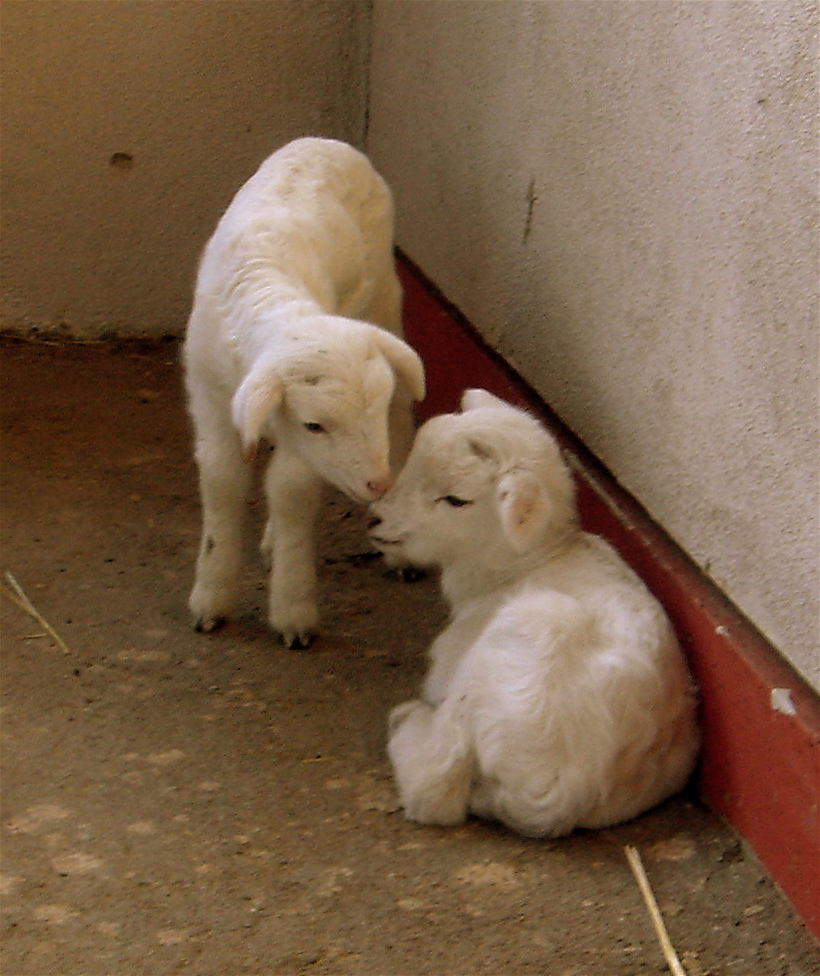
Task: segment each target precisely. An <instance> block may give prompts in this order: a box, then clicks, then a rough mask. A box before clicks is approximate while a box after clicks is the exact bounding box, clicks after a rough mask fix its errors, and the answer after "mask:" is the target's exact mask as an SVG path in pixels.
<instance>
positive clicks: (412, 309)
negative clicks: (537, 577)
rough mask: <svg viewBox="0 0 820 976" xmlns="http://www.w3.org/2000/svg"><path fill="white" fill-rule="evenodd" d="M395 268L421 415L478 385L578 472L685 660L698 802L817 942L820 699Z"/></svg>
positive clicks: (406, 267)
mask: <svg viewBox="0 0 820 976" xmlns="http://www.w3.org/2000/svg"><path fill="white" fill-rule="evenodd" d="M398 265H399V273H400V276H401V279H402V284H403V286H404V301H405V309H404V320H405V335H406V338H407V340H408V341H409V342H410V343H411V344H412V345H413V346H414V348H415V349H416V350H417V351H418V352H419V354H420V355H421V356H422V358H423V359H424V362H425V366H426V369H427V381H428V395H427V399H426V400H425V401H424V403H423V404H422V405H421V414H422V416H423V417H429V416H432V415H434V414H438V413H443V412H450V411H453V410H457V409H458V404H459V401H460V398H461V393H462V391H463V390H465V389H466V388H468V387H484V388H485V389H488V390H490V391H491V392H493V393H495V394H496V395H497V396H501V397H503V398H504V399H506V400H509V401H510V402H512V403H516V404H518V405H520V406H526V407H527V408H529V409H530V410H531V411H533V412H534V413H536V414H537V415H538V416H539V417H540V418H541V419H542V420H543V421H544V422H545V424H546V425H547V426H548V427H549V428H550V429H551V430H552V432H553V433H554V434H555V436H556V437H557V439H558V441H559V443H560V444H561V446H562V448H563V449H564V452H565V454H566V456H567V459H568V460H569V462H570V464H571V465H572V467H573V470H574V471H575V474H576V480H577V484H578V491H579V506H580V510H581V518H582V521H583V524H584V527H585V528H586V529H587V530H588V531H590V532H596V533H598V534H600V535H602V536H604V537H605V538H606V539H608V540H609V541H610V542H612V543H613V545H615V546H616V547H617V548H618V549H619V551H620V552H621V554H622V555H623V556H624V558H625V559H626V560H627V561H628V562H629V563H630V565H631V566H632V567H633V568H634V569H635V570H636V571H637V572H638V573H639V574H640V575H641V576H642V577H643V579H644V580H645V581H646V583H647V584H648V586H649V587H650V588H651V589H652V591H653V593H654V594H655V595H656V596H657V597H658V599H659V600H660V601H661V602H662V603H663V605H664V606H665V608H666V611H667V612H668V614H669V616H670V618H671V619H672V622H673V623H674V625H675V627H676V629H677V631H678V635H679V637H680V640H681V643H682V645H683V647H684V650H685V651H686V653H687V655H688V658H689V662H690V665H691V668H692V671H693V673H694V675H695V680H696V681H697V682H698V685H699V687H700V695H701V715H702V723H703V730H704V748H703V755H702V758H701V766H700V779H699V785H700V789H701V793H702V795H703V797H704V799H705V800H706V801H707V802H708V803H709V804H710V805H711V806H712V807H713V808H714V809H715V810H717V811H718V812H719V813H721V814H722V815H723V816H725V817H726V819H727V820H728V821H729V822H730V823H731V824H732V825H733V826H734V827H735V828H736V829H737V830H738V831H739V833H740V834H742V835H743V837H745V838H746V840H748V841H749V843H750V844H751V846H752V848H753V849H754V850H755V852H756V854H757V856H758V857H759V858H760V860H761V861H762V863H763V864H764V865H765V866H766V868H767V869H768V870H769V872H770V873H771V875H772V877H773V878H774V880H775V881H776V882H777V883H778V884H779V885H780V887H781V888H782V889H783V891H784V892H785V894H786V895H787V897H788V898H789V899H790V901H791V903H792V904H793V905H794V907H795V909H796V911H797V912H798V914H799V915H800V917H801V918H802V919H803V920H804V921H805V923H806V925H807V926H808V927H809V929H810V930H811V931H812V932H813V933H814V934H815V935H816V936H818V937H820V697H818V695H817V694H816V692H815V691H814V689H812V688H811V687H810V686H809V685H808V684H806V682H805V681H804V680H803V679H802V677H801V676H800V675H799V674H797V672H796V671H795V670H794V669H793V668H792V667H791V665H790V664H788V662H786V661H785V660H784V659H783V658H782V657H781V656H780V655H779V653H778V652H777V650H776V649H775V648H773V647H772V646H771V645H770V644H769V643H768V642H767V641H766V640H765V638H763V637H762V635H761V634H760V633H759V632H758V631H757V630H756V629H755V628H754V627H753V625H752V624H751V623H749V621H748V620H746V618H745V617H743V616H742V615H741V614H740V613H739V611H738V610H737V609H736V608H735V607H734V606H732V604H730V603H729V602H728V600H727V599H726V598H725V597H724V596H723V595H722V594H721V593H720V591H719V590H718V589H717V588H716V587H715V586H714V584H713V583H712V582H711V581H710V580H709V579H708V578H707V577H706V576H705V575H704V574H703V573H702V572H701V571H700V570H699V569H698V567H697V566H696V565H695V564H694V563H693V562H692V561H691V559H689V557H688V556H686V554H685V553H683V552H682V550H681V549H680V548H679V547H678V546H677V545H676V544H675V543H674V542H673V541H672V540H671V539H670V538H669V537H668V536H667V535H666V533H665V532H664V531H663V530H662V529H661V528H660V527H659V526H658V525H656V524H655V523H654V522H653V521H652V520H651V519H650V517H649V516H648V515H647V513H646V511H645V510H644V509H643V508H641V506H640V505H639V504H638V503H637V502H636V501H635V499H634V498H632V497H631V496H630V495H629V494H628V493H627V492H626V491H625V490H624V489H623V488H622V487H621V486H620V485H619V484H618V483H617V481H616V480H615V479H614V478H613V477H612V475H611V474H610V473H609V472H608V471H607V470H606V469H605V468H604V467H603V465H601V463H600V462H599V461H598V460H597V459H596V458H595V457H594V456H593V455H592V454H591V453H590V452H589V451H588V450H587V449H586V448H585V447H584V445H583V444H582V443H581V442H580V441H579V440H578V438H577V437H576V436H575V435H574V434H573V433H572V432H571V431H570V430H569V429H568V428H567V427H566V426H565V425H564V424H563V423H562V422H561V421H560V419H559V418H558V417H556V416H555V414H553V413H552V411H550V410H549V408H548V407H547V406H546V405H545V404H544V403H543V401H541V400H540V398H539V397H538V396H537V394H536V393H535V392H534V391H533V390H532V389H531V388H530V387H529V386H528V385H527V384H526V383H525V381H524V380H522V379H521V378H520V377H519V376H518V375H517V374H516V373H515V372H514V371H513V370H512V369H511V368H510V367H509V366H508V365H507V364H506V363H505V362H504V361H503V360H502V359H501V358H500V357H499V356H498V355H497V354H496V353H495V352H493V350H491V349H490V348H489V347H488V346H487V345H486V344H485V343H484V342H483V341H482V340H481V338H480V337H479V336H478V334H477V333H476V332H475V330H474V329H473V328H472V327H471V326H470V325H469V323H467V322H466V321H465V319H464V318H463V316H461V315H460V314H459V313H458V311H457V310H456V309H454V308H453V307H452V306H451V305H449V304H448V303H447V301H446V300H445V299H444V298H443V297H442V296H441V295H440V294H439V293H438V291H437V290H436V289H435V287H434V286H433V285H431V283H430V282H429V281H428V280H427V279H426V278H425V277H424V276H423V275H422V274H421V272H420V271H419V270H418V269H417V268H416V267H415V266H414V265H413V264H412V263H411V262H410V261H409V260H408V259H407V258H406V257H404V256H403V255H399V262H398ZM776 689H779V691H775V690H776ZM773 692H775V697H774V700H773V697H772V694H773ZM773 701H774V703H773ZM776 704H777V705H778V707H775V705H776ZM792 710H793V714H787V713H788V712H790V711H792Z"/></svg>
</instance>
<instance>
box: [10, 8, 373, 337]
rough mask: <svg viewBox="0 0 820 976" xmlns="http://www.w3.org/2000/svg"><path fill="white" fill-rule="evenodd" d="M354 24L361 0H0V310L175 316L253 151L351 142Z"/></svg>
mask: <svg viewBox="0 0 820 976" xmlns="http://www.w3.org/2000/svg"><path fill="white" fill-rule="evenodd" d="M368 25H369V8H368V4H367V3H366V2H364V0H322V2H320V3H305V2H303V0H274V2H268V0H258V2H257V0H252V2H238V0H236V2H235V0H227V2H189V0H162V2H142V0H127V2H117V3H113V2H105V0H104V2H97V0H86V2H78V0H68V2H51V0H4V2H3V3H2V6H0V70H1V71H2V155H1V157H0V158H1V159H2V174H1V175H2V181H1V182H0V192H1V193H2V208H1V209H0V219H2V227H1V228H0V230H1V233H0V248H2V250H1V251H0V262H1V263H0V269H1V273H2V278H1V279H0V289H1V290H2V306H0V309H1V310H0V326H2V327H4V328H27V327H29V326H36V327H39V328H43V329H50V328H55V327H59V326H64V327H65V328H66V329H67V330H68V331H70V332H72V333H73V334H75V335H96V334H99V333H101V332H103V333H104V332H106V331H116V332H120V333H122V332H141V333H146V332H147V333H151V332H166V331H167V332H178V331H180V330H181V329H182V328H183V327H184V323H185V319H186V318H187V314H188V310H189V307H190V300H191V289H192V282H193V276H194V272H195V266H196V261H197V258H198V255H199V252H200V250H201V248H202V246H203V244H204V243H205V240H206V238H207V237H208V235H209V234H210V232H211V231H212V229H213V227H214V225H215V224H216V221H217V219H218V217H219V215H220V213H221V212H222V210H224V208H225V206H226V204H227V202H228V200H229V199H230V197H231V195H232V194H233V193H234V191H235V190H236V189H237V188H238V187H239V185H240V184H241V183H242V182H243V181H244V180H245V179H246V178H247V177H248V176H249V175H250V174H251V173H252V172H253V170H254V169H255V168H256V166H257V165H258V164H259V162H261V160H262V159H264V157H265V156H267V155H268V154H269V153H270V152H272V151H273V150H274V149H275V148H277V147H278V146H280V145H281V144H283V143H285V142H287V141H288V140H289V139H291V138H294V137H296V136H299V135H305V134H315V135H327V136H334V137H337V138H343V139H346V140H348V141H351V142H354V143H360V142H361V141H362V139H363V135H364V125H365V107H366V79H367V74H366V68H367V53H368V52H367V38H368ZM116 153H120V154H123V156H120V157H117V158H116V159H115V164H112V162H111V160H112V157H114V155H115V154H116ZM125 156H130V157H131V161H130V163H129V160H128V159H127V158H124V157H125ZM117 162H119V164H120V165H116V163H117Z"/></svg>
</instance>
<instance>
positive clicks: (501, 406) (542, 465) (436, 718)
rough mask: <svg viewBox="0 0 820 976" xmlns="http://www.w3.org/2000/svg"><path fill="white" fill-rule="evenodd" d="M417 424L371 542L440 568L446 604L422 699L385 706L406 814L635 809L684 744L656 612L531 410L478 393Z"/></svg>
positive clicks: (591, 815) (681, 699)
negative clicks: (584, 523)
mask: <svg viewBox="0 0 820 976" xmlns="http://www.w3.org/2000/svg"><path fill="white" fill-rule="evenodd" d="M462 410H463V412H462V413H460V414H447V415H444V416H440V417H436V418H434V419H433V420H430V421H428V422H427V423H426V424H425V425H424V426H423V427H422V428H421V430H420V431H419V433H418V435H417V438H416V442H415V445H414V446H413V450H412V452H411V454H410V457H409V458H408V461H407V464H406V466H405V467H404V469H403V471H402V473H401V474H400V476H399V478H398V480H397V482H396V484H395V486H394V487H393V488H392V489H391V490H390V491H389V492H387V494H385V495H384V496H383V497H382V498H381V499H380V500H379V501H377V502H376V503H375V504H374V505H373V506H372V509H373V512H374V518H373V520H372V523H371V534H372V535H373V538H374V539H375V540H376V542H377V543H378V544H379V545H380V546H381V547H382V548H383V550H384V551H385V552H389V553H394V554H400V555H401V556H402V557H404V558H406V559H409V560H411V561H412V562H413V563H414V564H419V565H429V566H438V567H440V568H441V571H442V577H441V583H442V588H443V591H444V594H445V596H446V597H447V599H448V601H449V602H450V604H451V607H452V618H451V622H450V624H449V626H448V627H447V628H446V629H445V630H444V631H443V633H442V634H441V635H440V636H439V637H438V638H437V639H436V640H435V642H434V643H433V645H432V648H431V650H430V658H431V667H430V670H429V673H428V675H427V678H426V681H425V683H424V688H423V692H422V698H421V699H420V700H414V701H409V702H405V703H404V704H403V705H399V706H398V707H397V708H395V709H394V710H393V712H392V714H391V716H390V733H389V745H388V751H389V755H390V759H391V761H392V764H393V768H394V772H395V775H396V779H397V783H398V788H399V794H400V797H401V802H402V804H403V806H404V810H405V813H406V815H407V817H409V818H410V819H412V820H417V821H420V822H421V823H429V824H456V823H460V822H461V821H462V820H464V818H465V816H466V815H467V813H468V812H472V813H474V814H476V815H477V816H479V817H485V818H489V819H494V820H499V821H501V822H503V823H505V824H507V825H508V826H509V827H512V828H513V829H514V830H517V831H519V832H521V833H522V834H526V835H529V836H553V837H554V836H559V835H562V834H566V833H569V832H571V831H572V830H573V829H575V828H577V827H603V826H606V825H609V824H614V823H618V822H620V821H623V820H627V819H629V818H631V817H634V816H636V815H637V814H639V813H641V812H642V811H644V810H647V809H649V808H650V807H652V806H654V805H655V804H657V803H659V802H660V801H661V800H663V799H665V798H666V797H668V796H671V795H672V794H674V793H676V792H678V791H679V790H680V789H681V788H682V787H683V786H684V785H685V783H686V781H687V779H688V778H689V776H690V774H691V772H692V769H693V766H694V763H695V760H696V756H697V753H698V748H699V742H700V738H699V732H698V727H697V723H696V701H695V693H694V689H693V686H692V681H691V678H690V676H689V672H688V670H687V667H686V664H685V663H684V660H683V656H682V654H681V651H680V649H679V647H678V644H677V641H676V639H675V635H674V633H673V631H672V627H671V625H670V623H669V621H668V619H667V617H666V615H665V614H664V612H663V610H662V609H661V607H660V605H659V604H658V603H657V601H656V600H655V598H654V597H653V596H652V595H651V594H650V593H649V591H648V590H647V589H646V587H645V586H644V584H643V583H642V582H641V580H640V579H638V577H637V576H636V575H635V574H634V573H633V572H632V571H631V569H629V567H628V566H627V565H626V564H625V563H624V562H623V561H622V559H621V558H620V557H619V556H618V555H617V554H616V553H615V551H614V550H613V549H612V548H611V547H610V546H609V545H608V544H607V543H606V542H604V541H603V540H602V539H600V538H599V537H597V536H594V535H589V534H587V533H585V532H582V531H581V530H580V529H579V527H578V520H577V512H576V501H575V491H574V485H573V481H572V476H571V474H570V471H569V469H568V467H567V465H566V464H565V463H564V461H563V460H562V458H561V455H560V451H559V449H558V446H557V445H556V443H555V441H554V439H553V438H552V437H551V436H550V435H549V434H548V433H547V431H546V430H545V429H544V428H543V427H542V426H541V425H540V424H539V423H538V422H537V421H536V420H535V419H534V418H533V417H531V416H529V415H528V414H526V413H525V412H524V411H522V410H519V409H517V408H514V407H512V406H510V405H509V404H506V403H504V402H503V401H501V400H498V399H497V398H495V397H493V396H492V395H491V394H489V393H487V392H486V391H483V390H471V391H468V392H467V393H466V394H465V395H464V398H463V401H462Z"/></svg>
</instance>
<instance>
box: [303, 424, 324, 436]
mask: <svg viewBox="0 0 820 976" xmlns="http://www.w3.org/2000/svg"><path fill="white" fill-rule="evenodd" d="M304 427H305V430H309V431H310V432H311V434H324V432H325V429H324V427H323V426H322V425H321V424H314V423H308V424H305V425H304Z"/></svg>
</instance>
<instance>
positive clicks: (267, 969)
mask: <svg viewBox="0 0 820 976" xmlns="http://www.w3.org/2000/svg"><path fill="white" fill-rule="evenodd" d="M0 354H2V363H3V377H2V383H3V387H2V388H3V395H2V420H3V442H2V447H3V466H2V478H3V496H2V533H3V534H2V570H3V573H4V574H5V572H7V571H10V572H11V573H12V574H13V576H14V578H15V579H16V580H17V581H18V583H19V584H20V585H21V586H22V588H23V589H24V591H25V592H26V593H27V595H28V596H29V598H30V599H31V601H32V603H33V604H34V606H35V607H36V608H37V609H38V610H39V611H40V613H41V614H42V615H43V616H44V617H45V618H46V619H47V620H48V621H49V622H50V623H51V625H52V626H53V627H54V629H55V630H56V631H57V633H58V634H59V636H60V637H61V638H62V639H63V640H64V641H65V643H66V645H67V647H68V652H67V653H66V652H64V651H63V650H61V649H60V648H59V647H58V646H56V645H55V643H54V642H53V641H52V640H51V639H49V638H48V637H47V636H45V635H44V630H43V628H42V626H40V625H39V624H38V623H37V622H36V621H35V620H34V619H32V618H31V617H30V616H28V615H27V614H26V613H24V612H23V611H22V610H20V609H19V608H18V607H17V606H16V605H15V604H14V603H13V602H12V601H11V600H10V599H5V598H4V599H3V601H2V603H3V616H4V626H3V644H4V647H3V657H2V665H3V683H2V687H3V699H4V704H3V708H4V710H3V713H2V732H3V741H4V748H3V764H4V765H3V800H2V817H0V820H1V821H2V845H3V846H2V890H3V895H4V897H3V948H2V972H3V973H5V974H6V976H26V974H37V976H69V974H85V976H140V974H149V976H159V974H166V973H175V974H193V976H228V974H231V976H233V974H239V973H260V974H261V973H264V974H272V973H277V974H279V973H281V974H291V973H294V974H295V973H306V974H314V973H315V974H319V973H331V974H361V976H365V974H377V973H378V974H425V973H450V974H483V973H494V974H498V973H515V974H519V973H520V974H524V973H538V974H550V976H562V974H566V976H570V974H591V976H598V974H600V976H622V974H623V976H627V974H629V976H632V974H638V973H660V972H663V971H664V970H665V966H664V961H663V957H662V955H661V952H660V950H659V948H658V944H657V940H656V937H655V934H654V931H653V929H652V928H651V923H650V920H649V917H648V915H647V912H646V910H645V907H644V904H643V902H642V900H641V896H640V893H639V890H638V888H637V885H636V884H635V881H634V879H633V877H632V875H631V873H630V870H629V867H628V865H627V863H626V860H625V858H624V854H623V849H624V845H625V844H635V845H637V847H638V848H639V850H640V851H641V853H642V855H643V858H644V861H645V864H646V867H647V870H648V874H649V877H650V881H651V883H652V885H653V888H654V890H655V893H656V895H657V897H658V900H659V902H660V905H661V909H662V911H663V912H664V915H665V918H666V921H667V925H668V928H669V930H670V934H671V937H672V941H673V943H674V944H675V946H676V948H677V950H678V953H679V954H680V956H681V958H682V960H683V962H684V965H685V966H686V968H687V971H688V973H689V974H690V976H705V974H714V976H718V974H719V976H735V974H755V976H757V974H760V976H763V974H773V976H777V974H795V976H797V974H809V973H811V972H815V971H817V966H818V953H817V947H816V944H815V943H814V942H813V941H812V940H811V939H810V937H809V936H808V935H807V933H806V931H805V930H804V929H803V928H802V927H801V926H800V924H799V923H798V922H797V921H796V920H795V919H794V917H793V916H792V914H791V913H790V910H789V908H788V906H787V904H786V903H785V901H784V900H783V898H782V897H781V895H780V894H779V893H778V891H777V890H776V889H775V888H774V886H773V885H772V883H771V881H770V880H769V879H768V878H767V877H766V876H765V874H764V873H763V872H762V870H761V868H760V866H759V865H758V863H757V862H756V861H755V859H754V857H753V856H752V855H751V854H750V853H749V852H748V851H747V850H746V848H745V847H744V845H743V844H741V843H740V842H739V841H738V840H737V838H736V837H735V836H734V835H733V834H732V832H731V831H729V830H728V829H727V828H726V826H725V825H723V824H722V823H721V822H720V821H719V820H718V819H717V818H715V817H714V816H713V815H712V814H710V812H709V811H708V810H706V809H704V808H703V807H702V806H701V805H700V804H699V803H698V802H697V800H696V798H695V797H694V795H691V796H688V797H679V798H676V799H674V800H673V801H671V802H669V803H666V804H664V805H663V806H662V807H661V808H659V809H657V810H655V811H653V812H651V813H649V814H647V815H645V816H643V817H641V818H639V819H638V820H636V821H634V822H632V823H629V824H626V825H624V826H622V827H619V828H617V829H611V830H604V831H600V832H597V833H596V832H590V833H582V834H578V835H576V836H573V837H569V838H566V839H563V840H559V841H550V842H545V841H532V840H524V839H521V838H519V837H517V836H514V835H513V834H511V833H509V832H507V831H505V830H502V829H499V828H497V827H494V826H492V825H488V824H484V823H479V822H469V823H468V824H467V825H465V826H463V827H461V828H458V829H431V828H425V827H419V826H417V825H413V824H411V823H409V822H407V821H406V820H404V819H403V817H402V815H401V812H400V811H399V810H398V808H397V803H396V800H395V796H394V792H393V788H392V783H391V778H390V772H389V767H388V764H387V762H386V759H385V751H384V727H385V717H386V714H387V711H388V709H389V708H390V707H391V706H392V705H394V704H396V703H397V702H399V701H402V700H403V699H405V698H407V697H408V696H410V695H411V694H412V693H413V691H414V689H415V688H416V687H417V685H418V683H419V681H420V678H421V675H422V673H423V669H424V649H425V647H426V645H427V644H428V642H429V640H430V638H431V637H432V635H433V634H434V633H435V632H436V630H437V629H438V628H439V627H440V626H441V623H442V620H443V608H442V606H441V604H440V603H439V600H438V595H437V590H436V584H435V582H434V581H433V580H429V579H428V580H426V581H423V582H420V583H417V584H406V583H401V582H399V581H398V580H396V579H393V578H390V577H389V576H387V575H386V574H385V572H384V570H383V567H382V565H381V564H380V562H379V561H377V560H373V559H370V558H368V557H367V556H366V555H364V553H366V552H367V549H368V546H367V542H366V540H365V537H364V535H363V533H362V531H361V525H362V521H363V519H362V514H361V512H359V511H357V510H356V509H355V507H354V506H352V505H351V504H350V503H348V502H347V501H346V500H345V499H343V498H341V497H339V496H329V499H328V504H327V508H326V512H325V515H324V519H323V524H322V532H321V552H320V564H321V577H322V587H323V598H324V604H325V605H324V614H325V618H324V635H325V636H324V637H323V638H322V639H321V640H320V641H319V642H318V643H317V644H316V645H315V648H314V649H312V650H310V651H308V652H292V651H287V650H285V649H284V648H283V647H282V646H280V645H278V644H277V643H276V642H275V640H274V639H273V638H272V636H271V634H270V633H269V632H268V630H267V629H266V626H265V623H264V617H263V607H264V586H263V582H262V580H263V572H262V568H261V565H260V561H259V558H258V556H257V555H256V553H255V550H254V547H253V546H252V545H251V543H250V542H249V545H248V560H247V571H246V573H245V576H244V584H243V603H242V606H241V608H240V611H239V615H238V618H237V619H236V620H235V621H233V622H232V623H230V624H229V625H228V626H227V627H226V628H225V629H223V630H221V631H219V632H217V633H215V634H212V635H207V636H206V635H199V634H196V633H195V632H194V631H193V630H192V629H191V627H190V624H189V620H188V616H187V611H186V605H185V604H186V597H187V591H188V588H189V585H190V579H191V569H192V563H193V559H194V554H195V550H196V545H197V532H198V501H197V496H196V486H195V471H194V467H193V463H192V460H191V452H190V434H189V430H188V426H187V421H186V417H185V413H184V407H183V401H182V397H181V392H180V375H179V369H178V349H177V346H176V345H175V344H174V343H164V344H163V343H157V344H145V343H125V344H123V343H119V344H93V345H81V344H69V345H61V344H53V345H52V344H46V343H22V342H15V341H12V340H10V339H6V340H3V341H2V342H0ZM260 517H261V513H260V511H259V508H258V505H257V509H256V511H255V513H254V517H253V521H254V525H255V528H256V530H258V528H259V519H260Z"/></svg>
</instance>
